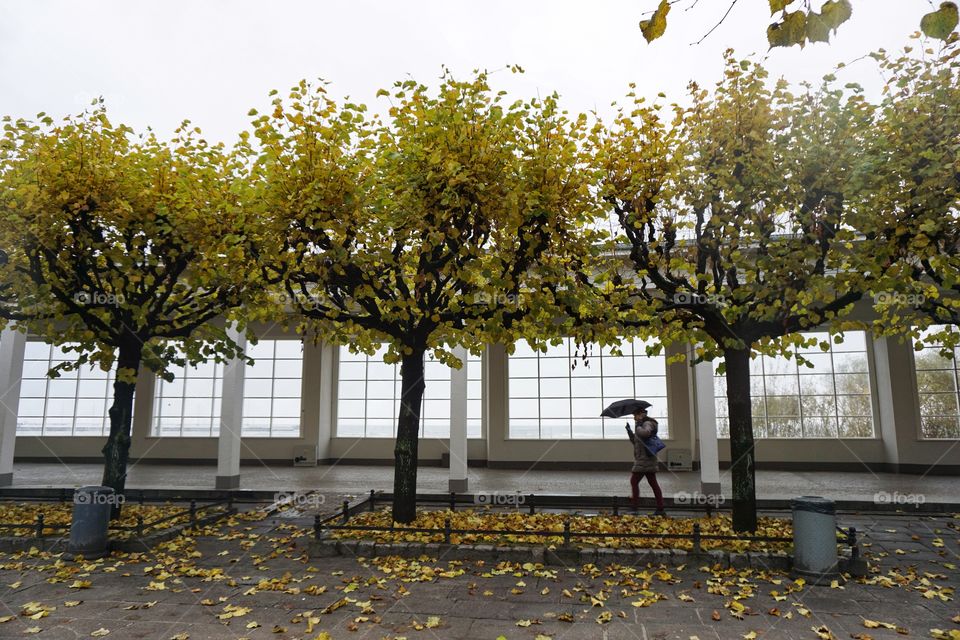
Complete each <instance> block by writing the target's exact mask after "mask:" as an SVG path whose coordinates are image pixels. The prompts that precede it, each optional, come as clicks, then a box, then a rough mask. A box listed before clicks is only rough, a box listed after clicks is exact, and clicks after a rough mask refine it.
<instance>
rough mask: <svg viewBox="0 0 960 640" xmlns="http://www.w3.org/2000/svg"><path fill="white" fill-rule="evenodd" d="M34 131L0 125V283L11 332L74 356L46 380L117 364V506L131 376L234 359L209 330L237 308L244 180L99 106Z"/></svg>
mask: <svg viewBox="0 0 960 640" xmlns="http://www.w3.org/2000/svg"><path fill="white" fill-rule="evenodd" d="M39 118H40V121H39V122H36V123H34V122H28V121H26V120H17V121H12V120H11V119H10V118H9V117H8V118H5V120H4V122H5V126H4V129H5V134H4V137H3V139H2V142H0V238H2V242H3V245H4V246H5V247H7V248H8V250H9V251H10V260H9V262H8V264H7V265H6V266H5V267H2V270H3V273H2V274H0V281H3V282H6V283H8V286H9V290H8V291H9V294H10V295H11V296H12V297H13V299H14V300H15V301H16V305H17V307H16V309H17V314H18V317H19V320H18V321H17V328H18V329H19V330H22V331H29V332H31V333H34V334H36V335H39V336H41V337H43V338H44V339H45V340H47V341H49V342H52V343H54V344H56V345H69V346H68V347H67V350H68V351H71V352H75V353H76V354H77V358H76V360H75V361H72V362H68V363H64V364H63V365H60V366H58V367H56V368H55V369H54V370H52V371H51V373H50V375H51V376H53V377H56V376H57V375H58V374H59V372H60V371H63V370H71V369H76V368H78V367H80V366H83V365H85V364H88V363H89V364H95V365H98V366H100V367H101V368H102V369H104V370H108V369H109V368H110V367H111V366H112V365H113V364H114V363H116V365H117V376H116V381H115V383H114V390H113V403H112V405H111V407H110V410H109V414H110V435H109V437H108V438H107V441H106V444H105V446H104V448H103V454H104V462H105V464H104V472H103V484H105V485H107V486H110V487H113V488H114V489H115V490H116V492H117V493H122V492H123V489H124V485H125V481H126V466H127V459H128V456H129V449H130V422H131V415H132V410H133V393H134V386H135V382H136V376H137V372H138V371H139V369H140V366H141V365H145V366H146V367H147V368H148V369H150V370H151V371H154V372H157V373H158V374H160V375H163V376H164V377H167V378H168V379H172V374H171V373H169V371H168V369H167V368H168V367H169V366H170V365H171V364H180V365H182V364H184V362H185V361H189V362H191V363H195V362H197V361H200V360H204V359H206V358H208V357H220V356H222V357H225V358H228V357H234V356H236V355H238V354H237V345H236V344H235V343H234V342H233V341H232V340H231V339H230V338H229V337H228V336H227V335H226V333H225V331H224V329H223V328H222V327H219V326H214V324H212V323H211V321H213V320H215V319H216V318H218V316H222V315H223V314H224V313H226V312H227V311H229V310H230V309H232V308H234V307H235V306H237V305H239V304H240V302H241V301H242V293H243V291H244V288H245V286H246V278H247V277H252V275H253V273H252V272H251V270H250V269H249V268H248V267H247V266H246V263H247V260H245V254H244V240H243V224H244V218H243V214H242V211H241V209H240V207H239V201H238V199H237V192H238V190H237V188H236V182H237V179H238V177H239V175H240V173H241V169H242V167H241V165H239V164H238V163H237V159H236V158H235V157H233V156H232V155H231V154H229V153H227V152H226V151H225V150H224V148H223V145H222V144H218V145H209V144H208V143H207V142H206V141H204V140H203V139H201V138H199V137H198V135H197V134H199V129H191V128H190V127H189V123H186V122H185V123H184V124H183V125H182V126H181V127H180V128H179V129H178V130H177V132H176V137H175V139H174V140H173V141H172V142H169V143H167V142H161V141H160V140H158V139H157V138H156V137H155V135H154V134H152V133H150V134H149V135H146V136H140V137H137V138H134V136H133V131H132V130H131V129H130V128H128V127H126V126H122V125H114V124H112V123H111V122H110V120H109V119H108V118H107V113H106V110H105V109H104V107H103V105H102V104H96V103H95V106H94V108H93V109H92V110H90V111H88V112H85V113H84V114H82V115H80V116H76V117H69V118H66V119H65V120H64V121H63V122H62V123H61V124H54V122H53V120H52V119H51V118H49V117H47V116H45V115H44V114H40V116H39ZM174 342H175V343H176V344H174ZM177 346H179V348H180V349H181V350H182V354H178V353H177V348H176V347H177ZM117 515H119V506H117V507H115V509H114V516H115V517H116V516H117Z"/></svg>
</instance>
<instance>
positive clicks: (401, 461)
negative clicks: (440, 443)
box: [393, 350, 426, 524]
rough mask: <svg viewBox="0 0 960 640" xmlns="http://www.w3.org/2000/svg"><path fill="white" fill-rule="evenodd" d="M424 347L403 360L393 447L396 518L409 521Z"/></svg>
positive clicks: (414, 508)
mask: <svg viewBox="0 0 960 640" xmlns="http://www.w3.org/2000/svg"><path fill="white" fill-rule="evenodd" d="M423 355H424V352H423V351H416V350H415V351H414V352H413V353H411V354H410V355H405V356H403V360H402V361H401V364H400V379H401V383H400V389H401V397H400V416H399V418H398V420H397V444H396V447H395V448H394V450H393V455H394V472H393V519H394V521H395V522H400V523H402V524H407V523H410V522H413V520H414V518H416V517H417V448H418V445H419V436H420V405H421V401H422V400H423V390H424V388H425V386H426V385H425V383H424V381H423Z"/></svg>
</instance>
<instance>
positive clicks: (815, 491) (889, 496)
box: [14, 463, 960, 507]
mask: <svg viewBox="0 0 960 640" xmlns="http://www.w3.org/2000/svg"><path fill="white" fill-rule="evenodd" d="M102 470H103V467H102V465H100V464H74V463H68V464H63V463H18V464H16V465H14V486H15V487H64V486H65V487H79V486H83V485H89V484H99V483H100V475H101V473H102ZM240 474H241V481H240V486H241V488H242V489H251V490H266V491H291V490H305V489H312V490H318V491H320V492H342V493H350V494H362V493H366V492H368V491H369V490H370V489H378V490H383V491H390V490H391V487H392V486H393V467H391V466H374V465H368V466H363V465H335V466H318V467H290V466H244V467H241V468H240ZM469 474H470V479H469V480H470V491H472V492H481V491H484V492H507V493H513V492H515V491H520V492H522V493H551V494H582V495H594V496H603V495H615V494H619V495H627V494H628V493H629V485H628V482H627V474H626V473H624V472H621V471H616V472H612V471H522V470H505V469H485V468H470V470H469ZM215 475H216V466H215V465H154V464H135V465H132V466H131V469H130V475H129V479H128V481H127V486H128V487H130V488H138V489H139V488H143V489H211V488H213V486H214V477H215ZM448 477H449V476H448V471H447V470H446V469H442V468H438V467H424V468H421V469H420V471H419V482H418V487H419V491H420V492H421V493H443V492H446V491H447V487H448V484H447V479H448ZM658 477H659V479H660V484H661V486H662V487H663V491H664V495H665V496H666V497H668V498H670V497H677V495H678V494H681V493H685V494H692V493H693V492H695V491H698V490H699V488H700V476H699V473H698V472H690V471H688V472H661V473H660V474H658ZM721 479H722V483H721V484H722V486H723V492H724V495H726V496H729V495H730V475H729V472H727V471H724V472H722V478H721ZM641 492H642V495H644V496H648V497H649V495H650V489H649V487H647V486H646V483H641ZM878 494H879V495H878ZM800 495H822V496H824V497H828V498H833V499H836V500H851V501H853V500H855V501H867V502H872V501H874V500H875V499H879V500H881V501H882V500H888V501H892V502H900V503H901V504H903V505H904V506H905V507H909V506H910V505H911V504H912V502H918V501H924V502H931V503H932V502H940V503H960V477H958V476H920V475H908V474H902V475H901V474H892V473H869V472H850V473H834V472H821V471H814V472H802V471H758V472H757V496H758V497H759V498H761V499H776V500H783V499H790V498H793V497H796V496H800ZM911 501H912V502H911Z"/></svg>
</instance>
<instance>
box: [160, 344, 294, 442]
mask: <svg viewBox="0 0 960 640" xmlns="http://www.w3.org/2000/svg"><path fill="white" fill-rule="evenodd" d="M246 354H247V355H248V356H250V357H251V358H252V359H253V360H254V363H253V364H252V365H249V364H248V365H246V367H245V369H244V372H243V374H244V384H243V424H242V426H241V431H240V434H241V436H243V437H245V438H251V437H252V438H269V437H278V438H296V437H299V436H300V389H301V382H302V379H303V347H302V343H301V342H300V341H299V340H260V341H259V342H257V344H255V345H254V344H250V345H248V346H247V349H246ZM224 366H225V365H224V364H222V363H217V362H213V361H209V362H205V363H202V364H199V365H197V366H194V367H186V368H183V367H174V368H173V373H174V375H175V376H176V377H175V378H174V380H173V382H165V381H163V380H157V387H156V392H155V394H154V405H153V435H155V436H163V437H201V438H214V437H217V436H219V435H220V406H221V399H222V397H223V370H224Z"/></svg>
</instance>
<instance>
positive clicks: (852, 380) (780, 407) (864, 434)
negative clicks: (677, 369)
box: [714, 331, 874, 438]
mask: <svg viewBox="0 0 960 640" xmlns="http://www.w3.org/2000/svg"><path fill="white" fill-rule="evenodd" d="M805 335H806V336H807V337H814V338H816V339H817V340H828V339H829V336H828V335H827V334H826V333H822V332H818V333H810V334H805ZM799 352H800V353H801V354H803V358H804V359H805V360H807V361H808V363H809V364H810V365H812V366H807V365H806V364H804V365H800V364H799V363H798V362H797V361H796V359H795V358H794V357H791V358H786V357H770V356H763V357H762V358H759V359H757V358H754V359H753V360H752V361H751V378H750V395H751V405H752V411H753V425H754V433H755V435H756V437H758V438H801V437H808V438H831V437H837V435H838V434H839V436H840V437H845V438H869V437H873V435H874V430H873V417H872V413H873V408H872V404H871V396H870V393H871V391H870V377H869V360H868V357H867V351H866V338H865V334H864V332H862V331H852V332H848V333H847V334H846V336H845V339H844V343H843V344H842V345H836V344H832V345H831V346H830V349H829V350H828V351H823V350H821V349H820V347H819V345H817V346H815V347H813V348H810V349H801V350H800V351H799ZM758 363H759V366H758ZM717 365H719V362H717V363H715V368H716V366H717ZM714 396H715V402H716V409H717V416H718V418H724V417H726V416H727V415H728V412H727V399H726V380H725V379H724V378H722V377H715V378H714ZM801 416H802V420H801ZM846 417H850V418H852V420H850V421H848V422H847V423H842V420H844V419H845V418H846ZM719 423H720V421H719V420H718V425H719ZM724 428H726V427H725V426H724Z"/></svg>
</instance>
